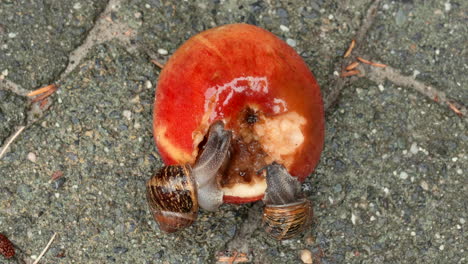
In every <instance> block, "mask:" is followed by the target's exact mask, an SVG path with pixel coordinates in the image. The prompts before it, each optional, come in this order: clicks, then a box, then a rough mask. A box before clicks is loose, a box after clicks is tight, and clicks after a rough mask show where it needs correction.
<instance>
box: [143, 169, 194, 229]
mask: <svg viewBox="0 0 468 264" xmlns="http://www.w3.org/2000/svg"><path fill="white" fill-rule="evenodd" d="M146 198H147V201H148V205H149V207H150V209H151V212H152V214H153V217H154V219H155V220H156V222H158V224H159V228H160V229H161V230H163V231H165V232H168V233H172V232H176V231H177V230H179V229H182V228H185V227H188V226H190V225H192V223H193V222H194V221H195V220H196V218H197V214H198V199H197V189H196V183H195V180H194V178H193V176H192V169H191V168H190V166H189V165H177V166H165V167H163V168H162V169H161V170H159V171H158V172H157V173H156V174H155V175H154V176H153V177H151V179H149V180H148V182H147V183H146Z"/></svg>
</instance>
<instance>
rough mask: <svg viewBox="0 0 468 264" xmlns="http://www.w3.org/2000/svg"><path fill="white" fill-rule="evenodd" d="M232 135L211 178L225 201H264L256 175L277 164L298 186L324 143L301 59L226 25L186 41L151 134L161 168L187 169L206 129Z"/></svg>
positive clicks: (247, 28) (165, 76)
mask: <svg viewBox="0 0 468 264" xmlns="http://www.w3.org/2000/svg"><path fill="white" fill-rule="evenodd" d="M216 120H223V121H224V123H225V127H226V129H228V130H231V131H232V132H233V139H232V140H231V142H232V143H231V147H230V158H229V161H228V162H227V163H226V165H225V166H224V167H223V169H222V171H221V172H220V173H219V175H218V177H219V178H218V183H219V185H220V186H221V188H222V190H223V192H224V201H225V202H228V203H244V202H251V201H256V200H259V199H261V198H262V197H263V195H264V192H265V189H266V183H265V178H264V176H263V175H262V174H260V173H259V172H258V171H259V170H260V169H262V168H263V167H264V166H266V165H268V164H270V163H272V162H273V161H276V162H278V163H280V164H283V165H284V166H285V167H286V168H287V169H288V171H289V173H290V174H292V175H293V176H296V177H298V179H299V180H300V181H303V180H304V179H305V178H306V177H307V176H308V175H309V174H310V173H311V172H312V171H313V169H314V168H315V166H316V165H317V163H318V161H319V158H320V153H321V151H322V147H323V140H324V112H323V103H322V97H321V94H320V88H319V86H318V84H317V81H316V80H315V78H314V76H313V75H312V73H311V72H310V71H309V69H308V67H307V65H306V64H305V63H304V61H303V60H302V58H301V57H300V56H299V55H298V54H297V53H296V52H295V51H294V49H292V48H291V47H290V46H289V45H287V44H286V43H285V42H284V41H282V40H281V39H279V38H278V37H276V36H275V35H273V34H272V33H270V32H268V31H265V30H264V29H261V28H259V27H255V26H251V25H246V24H233V25H225V26H221V27H217V28H213V29H210V30H207V31H204V32H202V33H200V34H198V35H195V36H194V37H192V38H190V39H189V40H188V41H187V42H185V43H184V44H183V45H182V46H181V47H180V48H179V49H178V50H177V51H176V52H175V53H174V54H173V55H172V57H171V58H170V60H169V61H168V62H167V64H166V65H165V67H164V69H163V70H162V72H161V75H160V77H159V82H158V87H157V90H156V98H155V107H154V116H153V132H154V139H155V141H156V144H157V147H158V149H159V152H160V154H161V157H162V159H163V161H164V162H165V163H166V164H167V165H171V164H185V163H189V164H193V163H194V162H195V160H196V158H197V155H198V154H199V152H200V147H201V146H202V145H203V144H204V138H205V134H206V133H207V131H208V129H209V127H210V124H212V123H213V122H214V121H216Z"/></svg>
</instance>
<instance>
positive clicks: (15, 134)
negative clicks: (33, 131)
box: [0, 126, 26, 159]
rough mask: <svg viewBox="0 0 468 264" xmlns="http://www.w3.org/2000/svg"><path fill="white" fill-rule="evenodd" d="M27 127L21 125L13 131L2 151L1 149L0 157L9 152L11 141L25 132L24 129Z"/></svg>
mask: <svg viewBox="0 0 468 264" xmlns="http://www.w3.org/2000/svg"><path fill="white" fill-rule="evenodd" d="M25 128H26V126H20V127H19V128H18V129H17V130H16V131H15V133H13V134H12V135H11V136H10V137H9V138H8V139H7V141H6V143H5V144H4V145H3V147H2V149H1V151H0V159H2V158H3V155H5V153H6V152H7V150H8V148H9V147H10V145H11V143H13V141H15V139H16V138H17V137H18V136H19V135H20V134H21V132H23V130H24V129H25Z"/></svg>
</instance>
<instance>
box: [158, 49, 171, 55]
mask: <svg viewBox="0 0 468 264" xmlns="http://www.w3.org/2000/svg"><path fill="white" fill-rule="evenodd" d="M158 53H159V54H161V55H167V54H168V53H169V52H167V50H165V49H158Z"/></svg>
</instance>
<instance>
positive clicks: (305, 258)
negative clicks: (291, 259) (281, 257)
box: [299, 249, 313, 264]
mask: <svg viewBox="0 0 468 264" xmlns="http://www.w3.org/2000/svg"><path fill="white" fill-rule="evenodd" d="M299 255H300V256H301V260H302V263H307V264H312V263H313V257H312V252H310V250H308V249H303V250H301V251H300V252H299Z"/></svg>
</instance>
